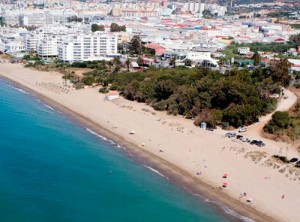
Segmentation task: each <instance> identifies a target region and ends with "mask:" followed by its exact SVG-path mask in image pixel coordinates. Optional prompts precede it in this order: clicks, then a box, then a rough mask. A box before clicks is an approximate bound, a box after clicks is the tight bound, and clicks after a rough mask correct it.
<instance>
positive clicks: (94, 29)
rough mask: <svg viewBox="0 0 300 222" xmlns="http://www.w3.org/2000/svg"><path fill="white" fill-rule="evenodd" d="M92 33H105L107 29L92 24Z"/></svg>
mask: <svg viewBox="0 0 300 222" xmlns="http://www.w3.org/2000/svg"><path fill="white" fill-rule="evenodd" d="M91 31H92V32H97V31H105V29H104V26H103V25H97V24H92V26H91Z"/></svg>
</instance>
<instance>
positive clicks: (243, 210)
mask: <svg viewBox="0 0 300 222" xmlns="http://www.w3.org/2000/svg"><path fill="white" fill-rule="evenodd" d="M0 75H1V76H2V77H3V78H4V79H7V80H8V81H9V82H12V83H13V85H15V86H17V87H20V88H22V89H24V90H26V91H28V92H30V93H31V94H33V95H34V96H37V97H38V98H39V99H41V100H42V101H43V102H45V103H46V104H49V105H50V106H51V107H53V108H54V109H56V110H59V111H61V112H62V113H63V114H65V115H67V117H68V118H70V119H72V120H75V121H76V122H78V123H79V124H80V125H82V126H83V127H85V128H86V129H87V128H88V129H91V130H92V131H94V132H96V133H97V134H100V135H103V136H104V137H107V138H109V139H112V140H113V141H115V142H117V143H118V144H121V145H122V147H126V149H128V151H129V152H130V153H131V154H133V155H134V157H133V158H134V159H135V160H136V161H137V162H138V163H140V164H143V165H146V166H150V167H153V168H155V169H156V170H158V171H159V172H162V173H163V174H164V175H165V176H166V177H168V178H169V179H170V181H171V182H172V183H174V184H176V185H179V186H180V187H182V188H184V189H186V190H187V191H188V192H190V193H192V194H194V195H195V194H200V195H202V194H203V196H205V197H207V198H209V199H210V200H213V201H217V202H220V203H222V204H224V205H225V206H227V207H229V208H230V209H232V210H234V211H236V212H237V213H238V214H240V215H243V216H245V217H248V218H251V219H253V220H255V221H282V219H277V218H276V216H275V217H272V216H269V214H266V213H262V212H261V211H259V210H258V209H256V208H253V207H251V206H249V205H245V204H243V203H241V202H240V201H239V200H238V199H237V198H233V197H232V196H230V195H229V194H227V193H225V192H223V191H222V190H219V189H218V188H216V187H215V186H213V185H212V184H209V183H207V182H206V181H204V180H201V178H199V177H197V176H195V175H193V174H191V173H190V172H187V171H186V170H184V169H181V168H180V167H179V166H177V165H175V164H174V163H171V162H170V161H168V160H166V159H164V158H163V157H160V156H158V155H157V154H155V153H153V152H151V151H149V150H147V149H145V148H144V147H142V146H138V144H136V143H134V142H133V141H129V140H128V138H124V136H122V135H120V134H118V133H116V132H115V131H113V130H110V128H108V127H105V126H103V125H101V124H99V123H98V122H95V121H93V120H92V119H91V118H89V117H88V116H84V115H82V114H81V113H78V112H76V111H75V110H71V109H70V108H69V107H66V106H65V105H64V104H62V103H60V102H58V101H55V100H53V99H52V98H49V97H48V96H47V95H45V94H42V93H40V92H38V91H36V90H34V89H32V88H30V87H28V86H26V85H23V84H22V82H20V81H16V80H15V79H14V78H9V77H8V76H7V75H3V74H2V73H1V71H0ZM129 157H130V156H129Z"/></svg>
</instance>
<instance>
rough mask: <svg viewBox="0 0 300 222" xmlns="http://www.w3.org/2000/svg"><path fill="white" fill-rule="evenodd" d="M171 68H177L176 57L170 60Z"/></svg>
mask: <svg viewBox="0 0 300 222" xmlns="http://www.w3.org/2000/svg"><path fill="white" fill-rule="evenodd" d="M169 64H170V66H173V67H175V66H176V57H175V56H174V57H172V58H171V60H170V63H169Z"/></svg>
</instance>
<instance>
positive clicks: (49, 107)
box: [43, 104, 55, 111]
mask: <svg viewBox="0 0 300 222" xmlns="http://www.w3.org/2000/svg"><path fill="white" fill-rule="evenodd" d="M43 105H44V106H45V107H47V108H48V109H51V110H53V111H55V109H53V108H52V107H51V106H49V105H46V104H43Z"/></svg>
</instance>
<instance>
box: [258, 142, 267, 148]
mask: <svg viewBox="0 0 300 222" xmlns="http://www.w3.org/2000/svg"><path fill="white" fill-rule="evenodd" d="M256 145H257V146H259V147H262V146H265V145H266V144H265V143H264V142H263V141H257V142H256Z"/></svg>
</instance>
